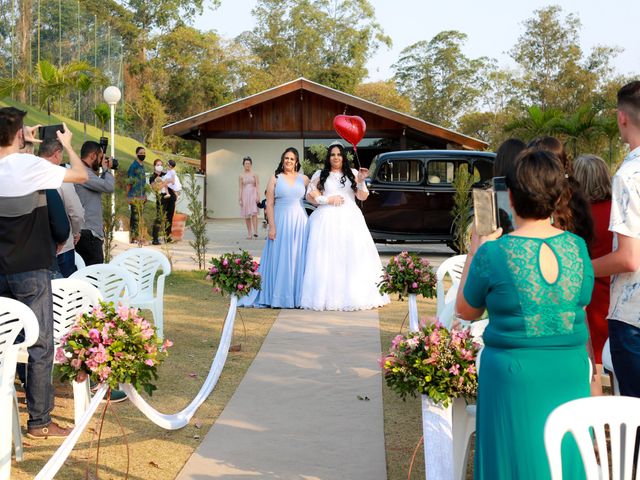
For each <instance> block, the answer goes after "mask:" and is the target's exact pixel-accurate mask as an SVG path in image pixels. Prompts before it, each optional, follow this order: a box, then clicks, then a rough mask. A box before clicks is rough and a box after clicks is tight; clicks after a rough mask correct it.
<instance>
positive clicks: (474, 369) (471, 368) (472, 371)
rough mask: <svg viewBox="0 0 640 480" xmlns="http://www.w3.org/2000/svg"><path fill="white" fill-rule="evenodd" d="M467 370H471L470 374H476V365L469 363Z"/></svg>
mask: <svg viewBox="0 0 640 480" xmlns="http://www.w3.org/2000/svg"><path fill="white" fill-rule="evenodd" d="M467 372H469V373H470V374H472V375H473V374H475V373H476V366H475V365H469V367H468V368H467Z"/></svg>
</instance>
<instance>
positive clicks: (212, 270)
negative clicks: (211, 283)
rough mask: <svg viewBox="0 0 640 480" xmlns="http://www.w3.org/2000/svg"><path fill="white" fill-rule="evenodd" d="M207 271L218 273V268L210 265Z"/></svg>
mask: <svg viewBox="0 0 640 480" xmlns="http://www.w3.org/2000/svg"><path fill="white" fill-rule="evenodd" d="M209 273H211V274H212V275H215V274H216V273H218V269H217V268H216V267H211V270H209Z"/></svg>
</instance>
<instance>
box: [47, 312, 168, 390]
mask: <svg viewBox="0 0 640 480" xmlns="http://www.w3.org/2000/svg"><path fill="white" fill-rule="evenodd" d="M172 345H173V343H172V342H171V341H170V340H165V341H164V342H163V341H162V340H161V339H160V338H158V336H157V335H156V331H155V327H154V326H153V325H151V324H150V323H149V322H147V321H146V320H145V319H144V318H143V317H141V316H140V315H139V311H138V309H137V308H127V307H124V306H119V307H117V308H115V307H114V305H113V302H109V303H104V302H100V304H99V305H97V306H96V307H94V308H93V310H92V311H91V312H89V313H85V314H83V315H82V316H78V318H77V319H76V323H75V325H74V326H73V327H71V330H69V332H68V333H67V334H66V335H65V336H63V337H62V339H61V340H60V346H59V347H58V348H57V350H56V355H55V358H56V361H58V362H59V363H60V372H61V374H62V379H63V380H74V379H78V380H83V379H84V378H86V377H87V376H88V377H90V378H91V380H93V381H94V382H96V383H107V384H108V385H109V387H110V388H114V389H115V388H117V387H118V384H119V383H130V384H131V385H133V386H134V388H135V389H136V390H138V391H141V390H144V391H145V392H147V393H148V394H149V395H151V394H152V393H153V391H154V390H155V389H156V387H155V385H153V384H152V383H151V382H152V381H153V380H157V378H158V373H157V371H156V369H157V367H158V365H160V364H161V363H162V361H163V360H164V359H165V358H166V356H167V348H169V347H170V346H172Z"/></svg>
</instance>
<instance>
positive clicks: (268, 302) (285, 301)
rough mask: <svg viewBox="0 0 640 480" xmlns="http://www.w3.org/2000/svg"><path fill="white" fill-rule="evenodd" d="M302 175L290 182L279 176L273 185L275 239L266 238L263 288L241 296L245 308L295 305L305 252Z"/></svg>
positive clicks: (299, 293) (261, 261) (263, 260)
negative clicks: (243, 296)
mask: <svg viewBox="0 0 640 480" xmlns="http://www.w3.org/2000/svg"><path fill="white" fill-rule="evenodd" d="M304 195H305V186H304V177H303V175H301V174H298V176H297V177H296V179H295V181H294V182H293V185H291V184H289V182H287V180H286V179H285V178H284V177H283V176H281V175H278V177H277V178H276V186H275V205H274V217H275V218H274V221H275V225H276V238H275V240H269V238H267V241H266V244H265V246H264V250H263V251H262V256H261V257H260V268H259V269H258V271H259V272H260V275H262V288H261V289H260V291H255V290H254V291H252V292H251V293H250V294H249V295H248V296H247V297H245V298H243V299H241V301H240V303H239V305H240V306H244V307H258V308H259V307H272V308H298V307H299V306H300V295H301V287H302V278H303V276H304V264H305V253H306V228H307V214H306V212H305V210H304V207H303V204H302V200H303V198H304Z"/></svg>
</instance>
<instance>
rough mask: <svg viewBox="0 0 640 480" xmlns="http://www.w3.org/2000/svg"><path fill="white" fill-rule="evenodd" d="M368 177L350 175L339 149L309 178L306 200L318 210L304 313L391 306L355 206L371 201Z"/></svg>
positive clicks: (358, 173) (307, 269)
mask: <svg viewBox="0 0 640 480" xmlns="http://www.w3.org/2000/svg"><path fill="white" fill-rule="evenodd" d="M368 174H369V171H368V170H367V169H366V168H361V169H360V171H357V170H354V169H351V168H350V166H349V161H348V159H347V156H346V153H345V150H344V147H343V146H342V144H340V143H335V144H332V145H330V146H329V149H328V150H327V156H326V158H325V162H324V168H323V169H322V170H318V171H317V172H316V173H314V174H313V177H311V181H310V182H309V187H308V189H307V200H309V201H310V202H311V203H313V204H315V205H318V208H317V209H316V210H315V211H314V212H313V213H312V214H311V217H310V218H309V227H308V242H307V260H306V264H305V272H304V280H303V281H302V300H301V302H300V304H301V307H302V308H307V309H311V310H345V311H349V310H364V309H369V308H377V307H380V306H382V305H384V304H386V303H388V302H389V297H388V296H387V295H381V294H380V292H379V291H378V283H379V282H380V277H381V275H382V264H381V263H380V256H379V255H378V250H377V249H376V246H375V244H374V243H373V239H372V238H371V234H370V233H369V229H368V228H367V224H366V223H365V221H364V217H363V215H362V212H361V211H360V209H359V208H358V205H356V199H358V200H360V201H365V200H366V199H367V198H368V197H369V191H368V190H367V186H366V184H365V183H364V180H365V178H367V175H368Z"/></svg>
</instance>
